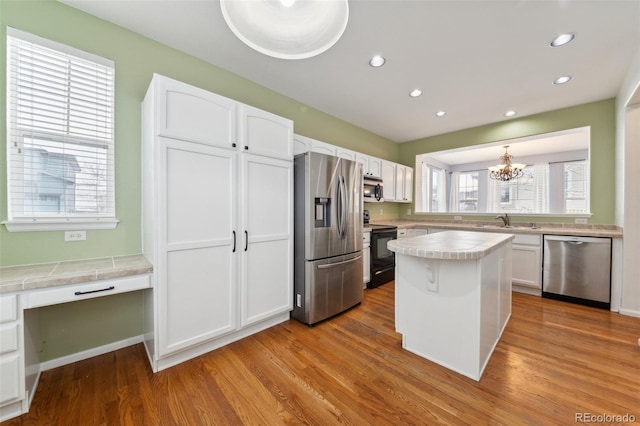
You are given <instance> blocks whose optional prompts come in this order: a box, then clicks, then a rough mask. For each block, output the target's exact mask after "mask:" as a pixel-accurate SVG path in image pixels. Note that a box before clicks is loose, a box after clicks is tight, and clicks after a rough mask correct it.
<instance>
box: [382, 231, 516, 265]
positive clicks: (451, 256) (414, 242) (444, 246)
mask: <svg viewBox="0 0 640 426" xmlns="http://www.w3.org/2000/svg"><path fill="white" fill-rule="evenodd" d="M514 238H515V236H514V235H513V234H498V233H486V232H472V231H444V232H438V233H436V234H429V235H421V236H418V237H413V238H402V239H399V240H391V241H389V242H388V243H387V247H388V248H389V250H391V251H393V252H395V253H396V254H400V255H406V256H415V257H424V258H427V259H446V260H474V259H480V258H483V257H485V256H486V255H488V254H489V253H491V252H492V251H494V250H495V249H497V248H498V247H500V246H502V245H503V244H505V243H507V242H508V241H510V240H512V239H514Z"/></svg>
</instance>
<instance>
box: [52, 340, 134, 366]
mask: <svg viewBox="0 0 640 426" xmlns="http://www.w3.org/2000/svg"><path fill="white" fill-rule="evenodd" d="M143 341H144V335H142V334H141V335H139V336H134V337H129V338H128V339H124V340H120V341H118V342H113V343H109V344H106V345H103V346H98V347H96V348H91V349H87V350H86V351H82V352H76V353H75V354H71V355H65V356H63V357H60V358H56V359H51V360H49V361H45V362H42V363H40V370H41V371H47V370H51V369H52V368H58V367H62V366H63V365H67V364H72V363H74V362H78V361H82V360H84V359H87V358H91V357H94V356H98V355H102V354H106V353H109V352H112V351H115V350H118V349H122V348H126V347H127V346H131V345H136V344H138V343H141V342H143Z"/></svg>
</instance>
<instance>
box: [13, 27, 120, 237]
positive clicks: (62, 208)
mask: <svg viewBox="0 0 640 426" xmlns="http://www.w3.org/2000/svg"><path fill="white" fill-rule="evenodd" d="M7 43H8V49H7V51H8V55H7V80H8V84H7V86H8V96H7V104H8V105H7V110H8V126H7V127H8V129H7V131H8V144H7V145H8V179H7V182H8V193H9V222H11V221H20V220H25V219H28V220H29V221H31V222H38V221H41V222H51V221H52V220H53V221H54V222H55V220H63V221H70V220H78V219H82V220H84V221H85V222H87V221H89V222H91V221H92V220H93V221H100V220H104V219H108V218H111V219H114V220H115V197H114V137H113V108H114V65H113V62H112V61H110V60H107V59H104V58H100V57H97V56H95V55H91V54H89V53H86V52H82V51H79V50H76V49H73V48H71V47H69V46H65V45H61V44H59V43H55V42H52V41H49V40H45V39H42V38H40V37H36V36H34V35H31V34H28V33H25V32H22V31H18V30H15V29H12V28H9V29H8V37H7ZM8 227H9V226H8Z"/></svg>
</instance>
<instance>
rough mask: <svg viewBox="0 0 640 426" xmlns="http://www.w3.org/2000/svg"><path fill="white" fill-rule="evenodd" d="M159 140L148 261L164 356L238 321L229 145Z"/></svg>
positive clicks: (233, 170)
mask: <svg viewBox="0 0 640 426" xmlns="http://www.w3.org/2000/svg"><path fill="white" fill-rule="evenodd" d="M156 142H157V150H158V151H157V152H156V153H157V155H158V157H159V161H158V164H157V167H156V174H157V176H156V177H157V179H158V180H159V182H157V185H158V187H157V188H156V190H157V191H158V195H157V198H158V199H157V200H156V201H157V210H156V214H157V217H158V220H157V224H156V230H155V234H156V241H155V244H156V246H157V248H156V250H157V251H158V255H159V256H158V259H157V260H155V261H154V262H152V263H153V264H154V271H155V275H156V277H157V284H158V286H157V288H156V291H157V293H158V294H157V303H156V308H157V309H158V316H157V321H158V322H159V327H158V335H157V336H156V338H157V342H158V345H159V346H158V355H159V356H160V357H162V356H165V355H167V354H171V353H172V352H175V351H178V350H181V349H185V348H187V347H190V346H192V345H194V344H197V343H201V342H204V341H206V340H209V339H212V338H214V337H216V336H219V335H221V334H224V333H228V332H230V331H232V330H234V329H235V328H236V327H237V319H236V310H235V307H236V292H235V285H236V276H235V274H236V262H237V260H236V259H237V256H234V249H236V246H237V245H238V241H237V240H238V235H237V226H236V204H237V203H236V194H237V190H236V179H235V175H236V169H237V165H236V153H235V152H234V151H231V150H225V149H220V148H214V147H207V146H201V145H197V144H193V143H189V142H185V141H178V140H171V139H165V138H158V140H157V141H156ZM145 190H146V191H149V190H151V188H149V186H148V185H146V186H145Z"/></svg>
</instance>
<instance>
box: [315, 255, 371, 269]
mask: <svg viewBox="0 0 640 426" xmlns="http://www.w3.org/2000/svg"><path fill="white" fill-rule="evenodd" d="M360 258H362V256H358V257H354V258H353V259H349V260H343V261H342V262H336V263H328V264H325V265H318V269H327V268H332V267H334V266H339V265H344V264H345V263H350V262H354V261H356V260H358V259H360Z"/></svg>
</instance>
